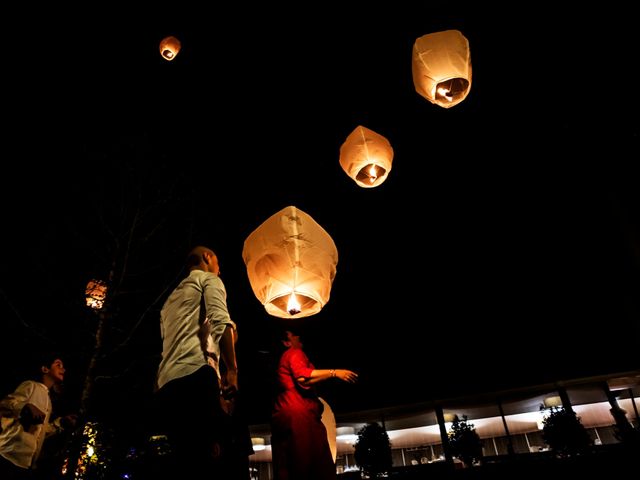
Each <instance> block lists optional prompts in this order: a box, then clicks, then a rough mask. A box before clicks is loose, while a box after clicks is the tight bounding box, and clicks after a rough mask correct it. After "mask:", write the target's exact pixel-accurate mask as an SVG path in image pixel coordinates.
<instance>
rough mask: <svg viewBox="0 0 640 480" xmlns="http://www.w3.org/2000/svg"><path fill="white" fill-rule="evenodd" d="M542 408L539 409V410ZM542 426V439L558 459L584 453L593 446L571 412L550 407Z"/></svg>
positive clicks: (574, 413) (584, 429) (577, 419)
mask: <svg viewBox="0 0 640 480" xmlns="http://www.w3.org/2000/svg"><path fill="white" fill-rule="evenodd" d="M544 408H545V407H544V406H541V407H540V409H541V410H544ZM542 424H543V425H544V427H543V429H542V438H543V439H544V441H545V442H546V443H547V445H549V448H550V449H551V450H552V451H553V452H555V453H556V455H558V456H560V457H568V456H571V455H577V454H580V453H584V452H585V451H586V450H587V448H588V447H590V446H591V445H592V444H593V441H592V440H591V437H590V436H589V432H587V429H586V428H584V425H582V423H581V422H580V417H578V416H577V415H576V412H574V411H573V410H570V409H565V408H563V407H550V408H549V409H548V412H547V413H546V416H545V417H544V418H543V419H542Z"/></svg>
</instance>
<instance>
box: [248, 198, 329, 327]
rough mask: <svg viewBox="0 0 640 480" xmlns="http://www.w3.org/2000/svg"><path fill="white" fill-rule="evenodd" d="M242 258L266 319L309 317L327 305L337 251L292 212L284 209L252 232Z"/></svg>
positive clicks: (313, 225) (309, 221)
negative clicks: (266, 316) (271, 317)
mask: <svg viewBox="0 0 640 480" xmlns="http://www.w3.org/2000/svg"><path fill="white" fill-rule="evenodd" d="M242 258H243V259H244V263H245V265H246V267H247V274H248V276H249V282H250V283H251V288H252V289H253V293H254V294H255V295H256V297H257V298H258V300H259V301H260V303H262V304H263V305H264V308H265V309H266V310H267V312H268V313H269V314H270V315H273V316H275V317H280V318H302V317H308V316H310V315H314V314H316V313H318V312H319V311H320V310H322V307H324V306H325V305H326V303H327V302H328V301H329V294H330V293H331V285H332V284H333V279H334V278H335V276H336V265H337V264H338V250H337V249H336V246H335V243H334V242H333V239H332V238H331V237H330V236H329V234H328V233H327V232H326V231H325V230H324V229H323V228H322V227H321V226H320V225H318V224H317V223H316V222H315V220H313V218H311V217H310V216H309V215H308V214H306V213H305V212H303V211H302V210H300V209H298V208H296V207H293V206H289V207H286V208H283V209H282V210H280V211H279V212H278V213H276V214H274V215H272V216H271V217H269V218H268V219H267V220H265V221H264V222H263V223H262V225H260V226H259V227H258V228H257V229H255V230H254V231H253V232H252V233H251V234H250V235H249V236H248V237H247V238H246V240H245V241H244V248H243V249H242Z"/></svg>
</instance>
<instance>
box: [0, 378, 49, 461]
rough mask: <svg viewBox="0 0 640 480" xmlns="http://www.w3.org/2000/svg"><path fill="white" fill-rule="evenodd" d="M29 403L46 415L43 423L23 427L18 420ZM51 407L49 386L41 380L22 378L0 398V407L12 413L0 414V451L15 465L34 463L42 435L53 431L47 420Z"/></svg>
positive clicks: (42, 439) (0, 453)
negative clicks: (24, 379)
mask: <svg viewBox="0 0 640 480" xmlns="http://www.w3.org/2000/svg"><path fill="white" fill-rule="evenodd" d="M28 403H30V404H32V405H34V406H35V407H36V408H38V409H39V410H40V411H41V412H43V413H44V414H45V418H44V422H43V423H41V424H39V425H32V426H31V427H29V429H28V430H25V429H24V428H23V427H22V425H21V424H20V412H21V411H22V408H23V407H24V406H25V405H26V404H28ZM51 408H52V406H51V398H49V389H48V388H47V386H46V385H45V384H44V383H40V382H36V381H34V380H26V381H24V382H22V383H21V384H20V385H18V388H16V390H15V392H13V393H10V394H9V395H7V396H6V397H4V398H3V399H2V400H0V410H2V411H5V412H6V411H11V413H12V415H11V416H10V417H9V416H3V417H2V419H1V421H2V429H1V431H0V455H2V456H3V457H4V458H6V459H7V460H9V461H10V462H12V463H13V464H15V465H17V466H18V467H22V468H32V467H34V466H35V463H36V461H37V460H38V456H39V455H40V450H41V449H42V444H43V443H44V439H45V437H46V436H48V435H49V434H50V433H53V432H54V431H55V428H54V426H53V425H50V424H49V417H50V416H51Z"/></svg>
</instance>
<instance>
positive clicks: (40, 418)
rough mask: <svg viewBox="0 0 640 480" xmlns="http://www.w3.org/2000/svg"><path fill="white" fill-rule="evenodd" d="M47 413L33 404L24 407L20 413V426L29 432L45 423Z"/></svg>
mask: <svg viewBox="0 0 640 480" xmlns="http://www.w3.org/2000/svg"><path fill="white" fill-rule="evenodd" d="M45 416H46V415H45V413H44V412H43V411H41V410H40V409H39V408H38V407H36V406H35V405H33V404H31V403H27V404H26V405H25V406H24V407H22V411H21V412H20V424H21V425H22V428H24V429H25V430H27V431H29V430H30V429H31V427H33V426H34V425H40V424H42V423H43V422H44V417H45Z"/></svg>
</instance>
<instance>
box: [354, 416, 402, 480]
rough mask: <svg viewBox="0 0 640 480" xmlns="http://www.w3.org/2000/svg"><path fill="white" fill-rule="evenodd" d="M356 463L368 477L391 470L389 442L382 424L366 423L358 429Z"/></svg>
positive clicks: (381, 474) (377, 476) (378, 475)
mask: <svg viewBox="0 0 640 480" xmlns="http://www.w3.org/2000/svg"><path fill="white" fill-rule="evenodd" d="M354 457H355V460H356V463H357V464H358V466H359V467H360V471H361V472H362V473H363V474H364V475H365V476H367V477H369V478H380V477H382V476H384V475H385V474H387V473H388V472H389V471H390V470H391V466H392V463H393V461H392V458H391V442H390V441H389V435H387V431H386V430H385V428H384V427H383V426H381V425H380V424H378V423H376V422H372V423H367V424H366V425H365V426H364V427H362V428H361V429H360V430H359V431H358V440H357V441H356V444H355V454H354Z"/></svg>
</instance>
